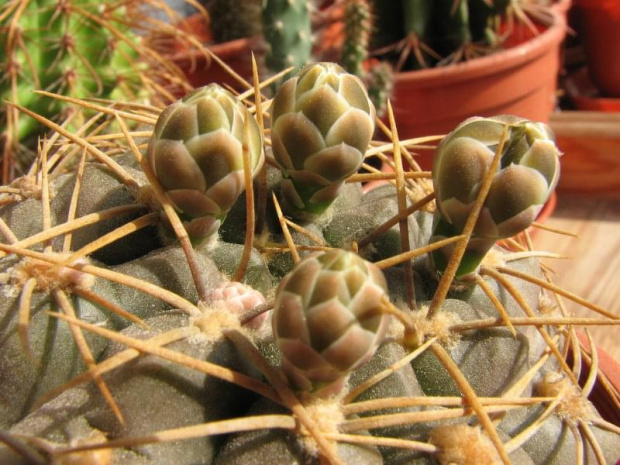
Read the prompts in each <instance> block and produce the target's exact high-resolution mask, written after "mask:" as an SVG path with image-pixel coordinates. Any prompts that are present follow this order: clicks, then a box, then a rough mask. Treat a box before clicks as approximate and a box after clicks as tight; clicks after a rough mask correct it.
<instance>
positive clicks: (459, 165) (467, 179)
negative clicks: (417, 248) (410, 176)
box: [432, 116, 561, 276]
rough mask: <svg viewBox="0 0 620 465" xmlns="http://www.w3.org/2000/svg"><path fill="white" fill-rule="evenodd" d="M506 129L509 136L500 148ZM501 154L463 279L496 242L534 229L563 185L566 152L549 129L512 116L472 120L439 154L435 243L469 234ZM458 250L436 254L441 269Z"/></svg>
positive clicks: (435, 169) (446, 141) (436, 162)
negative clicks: (497, 153) (494, 162)
mask: <svg viewBox="0 0 620 465" xmlns="http://www.w3.org/2000/svg"><path fill="white" fill-rule="evenodd" d="M504 131H506V133H507V137H506V139H505V141H504V142H503V144H501V145H500V141H502V138H503V134H504ZM496 150H502V153H501V155H500V156H501V160H500V163H499V166H498V169H497V171H496V172H495V173H494V174H492V176H493V181H492V183H491V187H490V190H489V192H488V195H487V197H486V199H485V201H484V206H483V207H482V210H481V212H480V216H479V218H478V221H477V223H476V225H475V227H474V230H473V235H472V240H471V242H470V245H469V249H468V252H467V253H466V256H465V258H464V260H463V261H462V263H461V266H460V268H459V271H458V276H461V275H466V274H468V273H471V272H472V271H475V269H476V268H477V267H478V265H479V264H480V261H481V260H482V259H483V258H484V256H485V255H486V253H487V251H488V250H489V249H490V248H491V247H492V246H493V245H494V244H495V242H496V241H498V240H499V239H503V238H508V237H510V236H513V235H515V234H517V233H519V232H521V231H523V230H524V229H526V228H528V227H529V226H530V225H531V224H532V222H533V221H534V220H535V219H536V216H537V215H538V213H539V212H540V210H541V209H542V207H543V205H544V203H545V202H546V201H547V199H548V198H549V195H550V194H551V192H552V191H553V189H554V188H555V186H556V184H557V182H558V178H559V175H560V162H559V157H560V155H561V153H560V152H559V150H558V148H557V146H556V145H555V142H554V140H553V134H552V133H551V129H550V128H549V127H548V126H547V125H545V124H542V123H533V122H531V121H528V120H525V119H521V118H516V117H510V116H498V117H494V118H480V117H475V118H470V119H468V120H466V121H464V122H463V123H461V124H460V125H459V126H458V127H457V128H456V129H454V131H452V132H451V133H450V134H448V135H447V136H446V137H445V139H443V140H442V141H441V143H440V144H439V146H438V147H437V149H436V151H435V159H434V164H433V184H434V187H435V193H436V200H437V215H436V217H435V226H434V235H435V237H434V240H439V239H443V238H446V237H451V236H455V235H458V234H460V233H461V232H462V231H463V229H464V227H465V224H466V222H467V219H468V217H469V214H470V213H471V211H472V208H473V206H474V203H475V201H476V198H477V197H478V194H479V192H480V188H481V186H482V185H483V183H484V180H485V177H486V176H487V175H489V169H490V167H491V162H492V160H493V157H494V155H495V151H496ZM452 250H453V248H452V247H444V248H442V249H440V250H439V251H437V252H435V253H433V254H432V258H433V261H434V264H435V267H436V268H437V269H438V270H439V271H443V269H444V268H445V266H446V264H447V261H448V260H449V259H450V255H451V251H452Z"/></svg>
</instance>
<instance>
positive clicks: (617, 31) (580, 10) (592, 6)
mask: <svg viewBox="0 0 620 465" xmlns="http://www.w3.org/2000/svg"><path fill="white" fill-rule="evenodd" d="M575 8H576V10H577V14H576V17H577V18H578V32H579V35H580V37H581V40H582V42H583V45H584V48H585V56H586V62H587V64H588V68H589V71H590V76H591V77H592V80H593V81H594V83H595V84H596V86H597V87H598V88H599V89H600V90H601V91H602V93H603V94H606V95H608V96H610V97H620V2H618V0H577V1H576V2H575Z"/></svg>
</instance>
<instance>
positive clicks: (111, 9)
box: [0, 0, 146, 156]
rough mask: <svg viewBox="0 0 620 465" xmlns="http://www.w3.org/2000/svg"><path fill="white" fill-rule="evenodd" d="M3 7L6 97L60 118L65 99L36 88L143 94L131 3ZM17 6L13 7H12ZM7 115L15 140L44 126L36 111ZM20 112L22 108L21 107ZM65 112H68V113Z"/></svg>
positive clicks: (52, 0) (0, 29) (2, 94)
mask: <svg viewBox="0 0 620 465" xmlns="http://www.w3.org/2000/svg"><path fill="white" fill-rule="evenodd" d="M10 3H12V4H13V5H8V6H7V8H6V9H3V10H2V11H3V13H8V14H2V15H0V49H1V50H2V52H3V55H4V56H3V58H2V66H1V67H0V100H2V101H4V100H7V101H11V102H15V103H19V104H20V105H23V106H25V107H27V108H29V109H31V110H33V111H35V112H36V113H38V114H40V115H42V116H46V117H54V118H56V117H57V115H59V114H60V113H61V112H62V111H63V109H64V108H68V107H67V104H66V103H63V102H61V101H59V100H52V99H48V98H44V97H41V96H37V95H36V94H34V93H33V90H37V89H43V90H46V91H50V92H54V93H59V94H62V95H68V96H71V97H76V98H86V97H98V98H124V99H126V100H127V99H137V98H138V97H139V96H141V95H143V94H144V89H143V86H142V83H141V80H140V74H141V73H142V72H143V71H144V70H145V69H146V67H145V64H144V63H142V64H139V63H138V62H137V57H138V52H137V51H136V50H135V49H134V47H136V44H137V43H138V40H139V39H138V36H137V35H135V34H134V33H133V32H132V31H131V30H130V28H129V26H128V25H127V23H126V21H127V13H126V7H124V6H122V5H120V4H116V3H115V2H111V1H104V2H102V4H94V3H92V2H90V1H88V0H72V1H71V2H63V1H59V0H38V1H25V0H23V1H16V2H15V1H14V2H10ZM11 6H14V8H10V7H11ZM1 108H2V113H3V115H1V118H0V119H2V120H4V119H5V116H6V118H8V120H7V122H10V127H8V128H7V130H8V131H9V132H10V134H8V138H9V142H8V144H9V146H10V148H11V150H14V151H15V155H14V156H16V155H17V146H18V144H19V143H20V142H23V141H24V140H25V139H26V138H28V137H31V136H34V135H36V134H37V133H38V132H40V131H41V127H40V125H39V124H38V123H35V122H34V120H32V119H31V118H29V117H26V116H18V117H17V119H15V120H13V118H14V117H13V116H12V117H9V116H8V113H9V112H11V111H12V110H11V109H9V108H7V107H6V106H5V105H4V104H2V107H1ZM15 115H17V114H15ZM64 116H66V115H64Z"/></svg>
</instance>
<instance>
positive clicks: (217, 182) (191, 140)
mask: <svg viewBox="0 0 620 465" xmlns="http://www.w3.org/2000/svg"><path fill="white" fill-rule="evenodd" d="M244 145H245V146H247V149H248V150H249V152H250V163H251V169H252V173H253V174H256V173H257V172H258V170H259V169H260V167H261V166H262V163H263V160H264V156H263V150H262V138H261V132H260V129H259V127H258V123H257V122H256V120H255V119H254V118H253V117H252V116H251V115H250V113H249V112H248V110H247V109H246V107H245V106H244V105H243V103H242V102H240V101H239V100H237V99H236V98H235V97H234V96H233V95H232V94H231V93H230V92H228V91H227V90H225V89H223V88H221V87H219V86H218V85H216V84H210V85H208V86H205V87H202V88H200V89H197V90H195V91H193V92H191V93H190V94H188V95H186V96H185V97H183V98H182V99H181V100H179V101H178V102H176V103H173V104H172V105H170V106H168V107H167V108H166V109H165V110H164V111H163V112H162V113H161V115H160V116H159V119H158V120H157V124H156V125H155V129H154V131H153V136H152V137H151V140H150V142H149V146H148V149H147V157H148V161H149V163H150V165H151V167H152V169H153V172H154V173H155V176H156V177H157V179H158V181H159V183H160V184H161V186H162V188H163V190H164V191H165V193H166V195H167V197H168V199H169V200H170V202H171V203H172V204H173V205H174V207H175V208H176V209H177V211H178V212H179V216H180V217H181V220H182V221H183V223H184V225H185V228H186V229H187V231H188V234H189V236H190V238H192V240H193V241H197V242H201V241H203V240H205V239H207V238H209V237H211V236H212V235H213V234H214V233H215V232H216V231H217V230H218V228H219V226H220V224H221V222H222V221H223V219H224V218H225V217H226V214H227V213H228V211H229V210H230V208H231V207H232V206H233V204H234V203H235V201H236V200H237V198H238V197H239V195H240V194H241V193H242V192H243V190H244V189H245V183H244V172H243V146H244Z"/></svg>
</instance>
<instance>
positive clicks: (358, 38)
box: [342, 0, 372, 77]
mask: <svg viewBox="0 0 620 465" xmlns="http://www.w3.org/2000/svg"><path fill="white" fill-rule="evenodd" d="M371 15H372V13H371V10H370V5H369V4H368V2H367V1H366V0H349V1H347V2H345V4H344V18H345V26H344V34H345V37H344V45H343V50H342V66H343V67H344V69H346V70H347V71H348V72H350V73H351V74H355V75H356V76H360V77H361V76H362V70H363V63H364V61H365V60H366V59H367V58H368V48H369V44H370V36H371V32H372V20H371Z"/></svg>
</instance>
